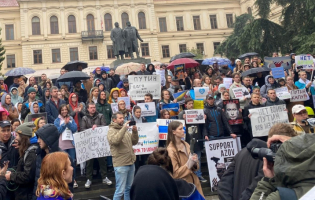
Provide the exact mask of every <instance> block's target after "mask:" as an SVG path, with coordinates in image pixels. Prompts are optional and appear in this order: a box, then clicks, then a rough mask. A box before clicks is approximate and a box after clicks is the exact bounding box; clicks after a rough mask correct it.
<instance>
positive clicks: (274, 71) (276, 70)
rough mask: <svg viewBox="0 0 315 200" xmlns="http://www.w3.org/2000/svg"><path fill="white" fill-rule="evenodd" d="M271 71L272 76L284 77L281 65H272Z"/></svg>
mask: <svg viewBox="0 0 315 200" xmlns="http://www.w3.org/2000/svg"><path fill="white" fill-rule="evenodd" d="M271 71H272V76H273V77H274V78H282V77H285V74H284V70H283V67H274V68H271Z"/></svg>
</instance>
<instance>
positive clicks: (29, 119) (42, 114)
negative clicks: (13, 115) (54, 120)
mask: <svg viewBox="0 0 315 200" xmlns="http://www.w3.org/2000/svg"><path fill="white" fill-rule="evenodd" d="M39 117H42V118H44V119H45V122H46V124H47V113H46V112H43V113H37V114H31V115H28V116H27V121H28V122H34V121H35V120H36V119H37V118H39Z"/></svg>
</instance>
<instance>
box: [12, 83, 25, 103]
mask: <svg viewBox="0 0 315 200" xmlns="http://www.w3.org/2000/svg"><path fill="white" fill-rule="evenodd" d="M14 89H15V90H16V91H17V88H16V87H12V88H11V90H10V94H11V103H12V104H13V105H15V104H16V103H23V98H22V97H20V96H19V95H18V93H16V95H14V94H13V93H12V90H14Z"/></svg>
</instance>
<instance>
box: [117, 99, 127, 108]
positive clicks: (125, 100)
mask: <svg viewBox="0 0 315 200" xmlns="http://www.w3.org/2000/svg"><path fill="white" fill-rule="evenodd" d="M121 100H123V101H124V102H125V104H126V109H130V97H118V101H117V102H118V103H119V101H121Z"/></svg>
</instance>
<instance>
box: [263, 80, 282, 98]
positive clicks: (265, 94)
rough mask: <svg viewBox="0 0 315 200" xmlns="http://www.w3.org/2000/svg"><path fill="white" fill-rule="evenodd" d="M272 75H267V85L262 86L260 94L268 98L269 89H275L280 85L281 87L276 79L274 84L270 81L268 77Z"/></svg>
mask: <svg viewBox="0 0 315 200" xmlns="http://www.w3.org/2000/svg"><path fill="white" fill-rule="evenodd" d="M270 76H271V75H268V76H266V77H265V85H263V86H262V87H261V88H260V94H261V96H262V97H264V98H267V92H268V90H269V89H275V88H278V87H279V85H278V83H277V82H276V80H275V82H274V84H272V85H271V84H270V83H269V82H268V78H269V77H270ZM271 77H273V76H271Z"/></svg>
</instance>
